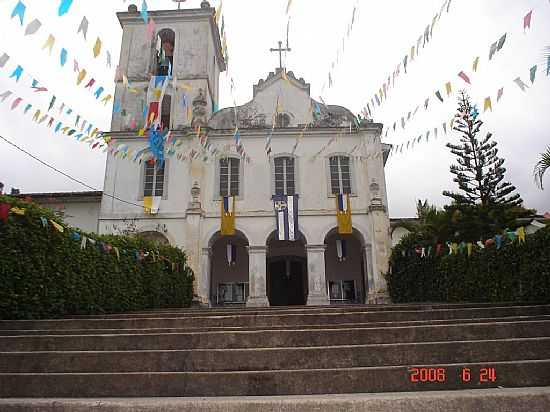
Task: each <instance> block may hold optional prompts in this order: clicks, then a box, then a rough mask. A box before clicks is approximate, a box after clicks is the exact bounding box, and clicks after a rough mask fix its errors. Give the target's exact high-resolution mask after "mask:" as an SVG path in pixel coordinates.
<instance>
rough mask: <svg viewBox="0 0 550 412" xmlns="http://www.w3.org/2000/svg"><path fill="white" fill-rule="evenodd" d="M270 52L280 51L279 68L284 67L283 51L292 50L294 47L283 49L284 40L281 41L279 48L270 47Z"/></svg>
mask: <svg viewBox="0 0 550 412" xmlns="http://www.w3.org/2000/svg"><path fill="white" fill-rule="evenodd" d="M269 51H270V52H279V69H282V68H283V52H286V51H292V49H291V48H290V47H288V46H287V47H286V48H284V49H283V42H282V41H279V48H278V49H273V48H271V49H269Z"/></svg>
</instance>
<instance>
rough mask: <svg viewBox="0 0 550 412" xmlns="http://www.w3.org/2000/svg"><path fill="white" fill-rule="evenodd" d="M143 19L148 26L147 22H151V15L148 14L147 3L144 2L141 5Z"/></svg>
mask: <svg viewBox="0 0 550 412" xmlns="http://www.w3.org/2000/svg"><path fill="white" fill-rule="evenodd" d="M141 18H142V19H143V21H144V22H145V24H147V21H148V20H149V13H148V12H147V2H146V1H145V0H143V2H142V3H141Z"/></svg>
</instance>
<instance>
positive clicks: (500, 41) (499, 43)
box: [497, 33, 506, 50]
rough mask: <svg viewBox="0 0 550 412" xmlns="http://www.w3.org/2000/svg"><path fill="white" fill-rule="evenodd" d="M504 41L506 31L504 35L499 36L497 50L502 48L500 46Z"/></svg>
mask: <svg viewBox="0 0 550 412" xmlns="http://www.w3.org/2000/svg"><path fill="white" fill-rule="evenodd" d="M505 42H506V33H504V35H503V36H502V37H501V38H500V40H499V41H498V46H497V50H500V49H502V47H503V46H504V43H505Z"/></svg>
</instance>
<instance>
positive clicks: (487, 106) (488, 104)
mask: <svg viewBox="0 0 550 412" xmlns="http://www.w3.org/2000/svg"><path fill="white" fill-rule="evenodd" d="M489 109H490V110H491V111H493V106H492V104H491V97H486V98H485V103H484V104H483V112H484V113H485V112H486V111H487V110H489Z"/></svg>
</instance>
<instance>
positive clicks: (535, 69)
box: [529, 65, 537, 84]
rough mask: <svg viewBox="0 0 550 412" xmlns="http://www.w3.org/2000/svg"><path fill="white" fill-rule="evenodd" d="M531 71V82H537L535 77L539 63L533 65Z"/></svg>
mask: <svg viewBox="0 0 550 412" xmlns="http://www.w3.org/2000/svg"><path fill="white" fill-rule="evenodd" d="M529 72H530V76H531V77H530V78H531V84H533V83H535V77H537V65H534V66H533V67H531V70H530V71H529Z"/></svg>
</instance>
